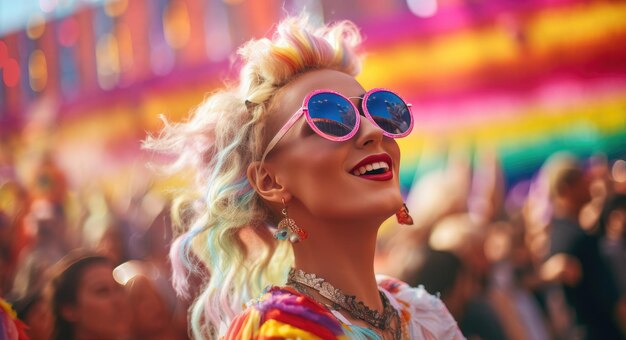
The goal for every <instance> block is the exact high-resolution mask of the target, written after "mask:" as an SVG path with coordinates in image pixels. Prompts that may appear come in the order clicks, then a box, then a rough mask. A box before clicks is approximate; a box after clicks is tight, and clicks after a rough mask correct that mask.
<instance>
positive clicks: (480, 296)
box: [0, 150, 626, 340]
mask: <svg viewBox="0 0 626 340" xmlns="http://www.w3.org/2000/svg"><path fill="white" fill-rule="evenodd" d="M5 151H6V150H5ZM477 159H478V160H477V161H474V162H472V161H470V160H469V159H468V157H466V156H458V155H457V156H453V155H451V156H450V157H449V159H448V161H447V165H446V166H444V167H442V168H440V169H437V170H433V171H431V172H429V173H426V174H423V175H420V176H418V178H417V179H416V181H415V183H414V184H413V186H412V188H411V191H410V192H409V194H408V197H407V206H408V207H409V210H410V212H411V214H412V216H413V219H414V221H415V226H413V227H406V226H397V225H392V224H389V225H384V227H383V229H382V230H381V235H380V240H379V244H378V248H377V259H376V266H377V268H376V269H377V271H378V272H380V273H383V274H388V275H392V276H395V277H398V278H400V279H402V280H404V281H406V282H408V283H410V284H411V285H414V286H417V285H423V286H424V287H425V288H426V289H427V290H428V291H429V292H431V293H433V294H437V295H438V296H439V297H440V298H441V299H442V300H443V302H444V303H445V304H446V306H447V307H448V309H449V310H450V312H451V313H452V314H453V315H454V317H455V318H456V320H457V321H458V323H459V325H460V328H461V330H462V332H463V333H464V335H465V336H467V337H468V339H539V340H542V339H621V338H626V336H625V334H626V162H625V161H624V160H620V159H617V160H615V159H612V160H609V159H607V158H606V157H604V156H602V155H594V156H592V157H589V158H585V159H579V158H577V157H575V156H574V155H572V154H569V153H566V152H559V153H557V154H554V155H552V156H551V157H550V158H549V159H547V160H546V161H545V163H544V165H543V166H542V167H541V169H539V170H538V171H537V172H536V173H535V175H534V176H533V177H532V178H531V179H528V180H521V181H518V182H517V183H515V184H514V185H513V186H512V187H510V188H507V187H506V185H505V181H504V174H503V171H502V168H501V166H500V165H499V162H498V160H497V156H496V155H495V153H493V154H487V153H485V155H482V156H480V157H477ZM17 171H19V170H18V168H17V167H16V166H15V164H12V163H11V157H7V154H6V152H5V153H4V156H3V157H0V295H1V296H2V299H3V300H4V301H6V302H8V303H9V304H6V303H3V304H2V308H0V318H4V320H5V321H6V320H8V319H10V318H13V319H14V320H15V319H17V320H20V321H21V324H20V323H19V322H17V323H16V325H21V326H19V327H16V328H15V327H14V328H15V329H13V334H14V335H15V334H18V333H20V332H21V333H22V337H25V336H28V337H29V338H30V339H50V338H56V339H67V338H72V337H82V338H94V339H95V338H97V339H124V338H126V339H185V338H187V337H188V333H187V324H186V323H187V320H186V317H187V307H188V305H189V303H190V301H188V300H185V299H182V298H180V297H177V296H176V294H175V292H174V290H173V289H172V286H171V282H170V280H169V277H170V267H169V262H168V258H167V254H168V249H169V245H170V243H171V242H172V225H171V222H170V219H169V202H168V199H167V198H166V197H165V196H164V195H163V194H161V193H160V192H159V190H156V189H154V188H152V187H151V186H150V185H148V184H146V185H144V186H142V187H141V188H139V189H137V188H135V189H134V190H132V193H131V194H129V195H127V196H122V197H121V198H120V196H115V195H113V194H112V193H111V190H107V189H106V188H105V187H98V186H96V185H89V186H86V187H79V188H76V187H72V185H71V184H70V183H71V180H70V179H68V178H67V175H66V173H67V172H66V171H64V170H63V169H62V168H61V167H60V166H59V164H58V163H57V161H56V160H55V155H54V153H51V152H43V153H42V154H41V155H39V156H38V158H37V162H36V166H35V167H33V171H31V173H30V174H29V175H27V176H26V175H25V176H18V175H16V172H17ZM147 171H148V170H146V172H147ZM147 177H149V176H147ZM147 182H148V181H146V180H145V179H144V180H142V183H147ZM190 279H194V278H190ZM11 310H14V311H15V313H16V314H15V315H14V316H11V313H12V312H11ZM2 324H3V325H4V326H3V327H4V328H3V329H4V331H7V329H6V328H7V327H6V325H7V323H6V322H4V323H2ZM9 331H10V330H9ZM9 333H10V332H9ZM14 338H16V339H17V338H19V337H18V336H17V335H15V337H14Z"/></svg>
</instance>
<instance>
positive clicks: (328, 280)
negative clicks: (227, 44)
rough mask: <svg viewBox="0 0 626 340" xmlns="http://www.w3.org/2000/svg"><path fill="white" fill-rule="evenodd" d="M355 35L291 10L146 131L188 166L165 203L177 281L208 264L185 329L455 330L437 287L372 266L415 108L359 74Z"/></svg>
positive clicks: (224, 332)
mask: <svg viewBox="0 0 626 340" xmlns="http://www.w3.org/2000/svg"><path fill="white" fill-rule="evenodd" d="M360 40H361V38H360V35H359V32H358V29H357V28H356V27H355V26H354V25H353V24H352V23H350V22H346V21H344V22H339V23H336V24H334V25H331V26H327V27H322V28H319V29H313V28H311V27H310V26H309V24H308V20H307V18H306V17H303V16H301V17H298V18H289V19H287V20H285V21H283V22H282V23H280V24H279V25H278V26H277V32H276V33H275V35H274V36H273V37H272V39H260V40H253V41H250V42H248V43H247V44H246V45H244V46H243V47H242V48H241V49H240V50H239V54H240V56H241V57H242V60H243V67H242V70H241V74H240V79H239V82H238V86H237V87H232V88H230V87H229V88H226V89H224V90H222V91H219V92H217V93H214V94H212V95H211V96H210V97H208V98H207V99H206V100H205V102H204V103H203V104H202V105H201V106H199V107H198V109H197V110H196V111H195V113H194V115H193V118H192V119H191V120H190V121H188V122H187V123H183V124H179V125H167V126H166V128H165V130H164V131H163V133H162V134H161V135H160V136H159V138H153V139H149V140H148V142H147V145H148V147H150V148H152V149H156V150H160V151H163V152H169V153H174V154H177V157H178V158H177V162H175V163H174V164H173V166H172V168H173V169H174V170H175V169H180V168H188V169H189V168H191V169H192V170H193V171H195V174H196V177H195V178H196V183H195V185H194V186H193V187H192V188H189V189H191V190H190V191H188V192H184V193H182V194H181V197H180V199H179V200H178V203H177V205H176V207H178V208H176V209H174V213H175V214H174V216H175V217H177V220H178V221H179V223H180V224H182V225H183V227H184V228H185V233H183V234H182V235H180V236H179V237H178V238H177V240H176V241H175V242H174V244H173V246H172V249H171V257H172V263H173V266H174V284H175V285H176V286H177V289H178V290H179V291H180V292H182V293H183V294H186V293H188V292H189V285H188V284H187V282H188V279H189V275H188V274H189V272H185V269H184V268H191V269H192V270H193V271H195V272H197V271H200V270H201V268H206V269H208V276H207V277H208V279H207V283H206V285H205V286H204V287H203V290H202V291H201V293H200V294H199V296H198V297H197V299H196V301H195V303H194V305H193V306H192V309H191V312H190V323H191V327H192V334H193V336H194V337H196V338H206V337H212V338H214V337H219V336H225V338H227V339H241V338H264V337H272V338H302V339H309V338H325V339H348V338H354V339H363V338H372V339H380V338H384V339H399V338H403V339H408V338H415V339H418V338H448V339H451V338H460V337H462V336H461V334H460V332H459V331H458V328H457V326H456V323H455V322H454V320H453V319H452V317H451V316H450V314H449V313H448V311H447V310H446V308H445V306H444V305H443V304H442V302H441V301H440V300H439V299H437V298H435V297H433V296H431V295H428V293H426V292H425V291H424V290H423V289H412V288H410V287H408V286H407V285H406V284H404V283H401V282H399V281H395V280H391V279H384V278H379V281H378V282H377V279H376V276H375V274H374V269H373V261H374V248H375V244H376V234H377V230H378V228H379V226H380V224H381V223H382V222H383V221H384V220H385V219H387V218H388V217H389V216H391V215H393V214H394V213H395V212H398V213H399V215H398V216H399V218H400V220H401V221H403V222H405V223H408V222H409V219H410V216H408V214H407V211H406V208H405V207H404V205H403V202H402V196H401V194H400V188H399V181H398V168H399V162H400V151H399V148H398V145H397V144H396V142H395V140H394V138H399V137H403V136H405V135H407V134H408V133H409V132H410V131H411V128H412V126H413V121H412V116H411V113H410V111H409V105H408V104H406V103H405V102H404V101H403V100H402V99H401V98H400V97H399V96H397V95H396V94H394V93H392V92H390V91H385V90H370V91H366V90H365V89H363V87H362V86H361V85H360V84H359V83H358V82H357V81H356V80H355V79H354V76H355V75H356V74H357V73H358V71H359V69H360V59H359V56H358V54H357V53H356V48H357V46H358V45H359V43H360ZM363 103H367V104H366V105H364V104H363ZM292 267H293V269H292V270H290V268H292ZM265 287H268V288H267V289H265V290H264V288H265ZM259 297H260V298H259ZM254 298H259V299H256V300H252V301H251V302H249V303H248V307H246V308H245V310H243V311H242V304H243V303H245V302H247V301H249V300H250V299H254Z"/></svg>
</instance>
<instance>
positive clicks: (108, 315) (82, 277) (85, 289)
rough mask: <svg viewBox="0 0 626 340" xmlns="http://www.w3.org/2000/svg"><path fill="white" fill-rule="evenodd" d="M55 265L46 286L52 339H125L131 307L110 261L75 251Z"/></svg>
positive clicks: (128, 333)
mask: <svg viewBox="0 0 626 340" xmlns="http://www.w3.org/2000/svg"><path fill="white" fill-rule="evenodd" d="M57 266H58V268H55V269H56V274H54V276H53V277H52V281H51V283H50V286H49V287H48V298H49V301H50V305H51V310H52V315H53V319H54V320H53V322H54V326H53V332H52V333H53V335H52V337H53V339H57V340H61V339H63V340H71V339H128V338H129V335H130V333H131V331H130V326H131V324H130V312H129V310H130V308H129V307H130V306H129V305H128V302H127V300H126V296H125V293H124V289H123V288H122V286H120V285H119V284H118V283H117V282H115V280H114V279H113V274H112V272H113V265H112V264H111V262H110V260H109V259H107V258H106V257H103V256H100V255H92V254H88V253H84V252H81V251H74V252H72V253H70V254H69V255H67V256H66V257H64V258H63V259H62V260H61V261H60V262H59V263H58V265H57Z"/></svg>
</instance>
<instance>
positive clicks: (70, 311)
mask: <svg viewBox="0 0 626 340" xmlns="http://www.w3.org/2000/svg"><path fill="white" fill-rule="evenodd" d="M60 312H61V316H62V317H63V319H65V320H66V321H68V322H76V321H77V320H78V315H77V313H76V309H75V308H74V307H72V306H70V305H65V306H61V308H60Z"/></svg>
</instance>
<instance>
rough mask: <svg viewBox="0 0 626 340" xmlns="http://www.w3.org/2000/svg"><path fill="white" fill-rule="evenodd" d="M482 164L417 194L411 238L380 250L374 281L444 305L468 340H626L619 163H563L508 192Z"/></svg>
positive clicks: (625, 206)
mask: <svg viewBox="0 0 626 340" xmlns="http://www.w3.org/2000/svg"><path fill="white" fill-rule="evenodd" d="M479 159H480V161H479V162H478V163H475V164H474V165H473V166H472V165H470V162H468V160H467V159H466V158H465V157H455V159H453V160H452V161H451V162H449V163H448V166H447V167H445V168H443V169H441V170H438V171H435V172H433V173H431V174H428V175H427V176H424V177H422V178H421V179H419V180H418V182H417V183H415V184H414V188H413V189H412V191H411V193H410V194H409V202H408V204H409V205H410V208H411V209H413V211H415V215H416V216H415V217H416V218H415V220H416V221H417V226H416V227H415V228H410V229H407V228H392V229H391V231H389V232H387V234H389V236H388V237H382V238H381V241H380V242H381V245H380V247H379V248H380V252H379V253H380V254H379V259H378V261H379V267H380V271H382V272H386V273H388V274H390V275H393V276H396V277H399V278H401V279H402V280H404V281H406V282H408V283H409V284H411V285H424V287H425V288H426V289H427V290H428V291H429V292H432V293H435V294H439V296H440V298H441V299H442V300H443V302H444V303H445V304H446V305H447V307H448V309H449V310H450V312H451V313H452V314H453V315H454V317H455V319H456V320H457V322H458V323H459V326H460V328H461V331H462V332H463V334H464V335H465V336H466V337H467V338H468V339H624V338H626V162H624V160H611V161H609V160H607V159H606V157H604V156H602V155H594V156H592V157H589V158H587V159H579V158H577V157H576V156H574V155H573V154H570V153H567V152H558V153H555V154H553V155H551V156H550V157H549V158H548V159H547V160H545V162H544V163H543V165H542V167H541V169H539V170H538V171H537V172H536V173H535V175H534V176H533V178H532V179H529V180H526V181H520V182H519V183H517V184H515V185H513V187H512V188H508V190H506V191H505V188H504V181H503V177H502V171H501V169H500V166H499V164H498V161H497V158H496V157H495V156H494V155H485V156H481V157H479ZM413 211H412V213H413Z"/></svg>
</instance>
